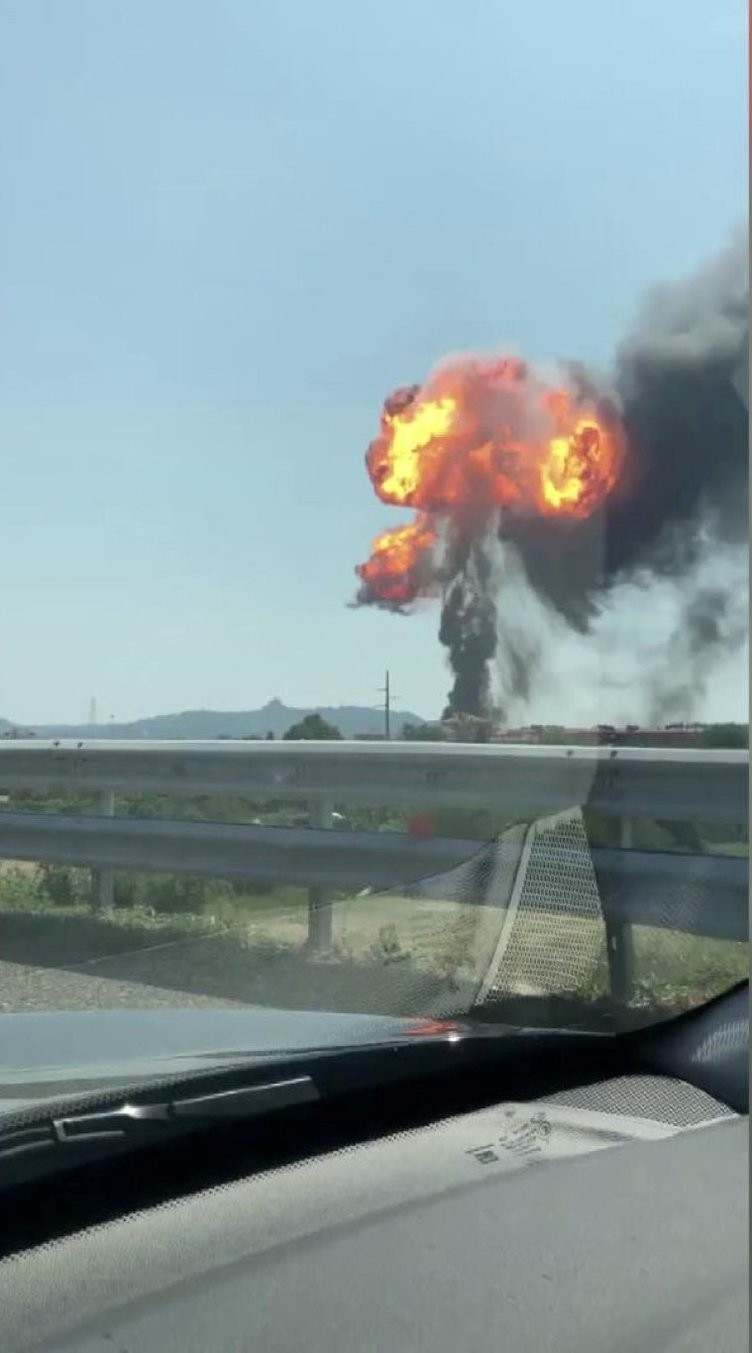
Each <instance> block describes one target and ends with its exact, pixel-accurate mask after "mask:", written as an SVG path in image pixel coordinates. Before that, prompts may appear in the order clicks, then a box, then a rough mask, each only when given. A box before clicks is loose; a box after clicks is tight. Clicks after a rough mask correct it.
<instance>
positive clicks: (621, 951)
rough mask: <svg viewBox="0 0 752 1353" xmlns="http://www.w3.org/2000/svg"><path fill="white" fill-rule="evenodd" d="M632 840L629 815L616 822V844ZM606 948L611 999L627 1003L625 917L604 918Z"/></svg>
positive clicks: (628, 934) (630, 955) (629, 973)
mask: <svg viewBox="0 0 752 1353" xmlns="http://www.w3.org/2000/svg"><path fill="white" fill-rule="evenodd" d="M633 843H634V824H633V822H632V819H631V818H630V817H623V818H621V819H620V822H619V844H620V846H621V848H622V850H631V848H632V845H633ZM606 952H607V957H608V971H609V980H610V985H611V999H612V1000H613V1002H614V1003H615V1004H616V1005H617V1006H625V1005H629V998H630V996H631V995H632V986H633V983H634V936H633V934H632V927H631V925H630V924H629V922H627V921H613V920H611V921H606Z"/></svg>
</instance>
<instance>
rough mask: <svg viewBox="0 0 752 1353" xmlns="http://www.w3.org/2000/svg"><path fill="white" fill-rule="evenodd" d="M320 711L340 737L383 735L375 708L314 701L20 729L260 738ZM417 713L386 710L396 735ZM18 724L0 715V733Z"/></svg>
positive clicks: (68, 734) (53, 733) (50, 733)
mask: <svg viewBox="0 0 752 1353" xmlns="http://www.w3.org/2000/svg"><path fill="white" fill-rule="evenodd" d="M312 713H316V714H320V715H321V716H322V718H324V719H326V720H327V722H328V723H333V724H336V726H337V728H338V729H339V731H340V733H341V734H342V736H343V737H345V738H354V737H357V736H358V735H365V736H373V735H375V734H379V733H383V731H384V715H383V712H382V711H381V710H379V709H368V708H364V707H363V706H360V705H335V706H328V705H316V706H313V705H311V706H307V707H305V708H301V709H297V708H293V707H292V706H291V705H284V704H283V703H282V701H281V700H270V701H269V703H268V704H267V705H264V706H263V708H262V709H249V710H237V711H235V710H211V709H190V710H185V711H184V712H183V713H181V714H156V715H154V716H153V717H152V718H149V719H138V720H136V721H135V722H133V723H125V724H115V723H110V724H30V725H24V731H26V730H27V728H28V731H30V732H33V733H34V734H35V735H36V736H37V737H40V738H87V739H89V738H165V739H171V738H176V739H187V740H192V739H195V740H197V741H200V740H202V739H211V738H219V737H223V738H244V737H261V738H263V737H266V734H267V733H273V734H274V736H275V738H280V737H282V735H283V733H286V732H287V730H288V728H289V727H290V726H291V724H294V723H298V722H299V721H300V720H301V719H303V718H305V716H306V714H312ZM422 722H423V720H422V719H421V718H420V717H419V716H418V715H417V714H411V713H410V712H409V711H407V710H393V711H392V732H393V734H397V735H399V734H400V733H401V732H402V728H403V726H404V724H406V723H422ZM13 727H19V726H18V725H13V724H11V723H9V722H8V720H7V719H0V735H2V734H3V733H7V732H9V731H10V730H11V728H13Z"/></svg>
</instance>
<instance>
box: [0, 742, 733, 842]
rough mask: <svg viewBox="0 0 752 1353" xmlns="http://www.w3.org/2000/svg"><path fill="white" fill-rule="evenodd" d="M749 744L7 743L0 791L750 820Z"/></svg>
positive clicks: (0, 757) (0, 755) (0, 753)
mask: <svg viewBox="0 0 752 1353" xmlns="http://www.w3.org/2000/svg"><path fill="white" fill-rule="evenodd" d="M747 775H748V754H747V753H746V752H736V751H692V750H675V749H673V748H655V749H653V748H635V747H619V748H617V747H529V746H507V745H485V746H478V745H464V744H462V745H461V744H453V743H434V744H429V743H410V742H402V743H377V742H376V743H367V742H366V743H363V742H305V743H302V742H256V743H253V742H136V741H133V742H114V741H113V742H109V741H105V740H102V741H101V742H91V743H88V744H87V743H70V742H37V741H18V742H8V743H5V744H3V743H0V791H2V790H9V789H67V790H72V791H75V792H78V793H89V792H90V793H98V792H102V791H109V792H112V793H115V794H129V793H143V792H145V791H146V792H148V793H151V794H168V795H176V794H180V795H189V796H191V795H237V794H247V795H250V796H258V797H262V796H266V797H269V798H275V799H303V800H305V801H307V802H313V801H316V802H318V801H321V800H324V801H330V802H331V801H332V800H335V801H338V802H344V803H353V804H378V805H381V804H419V805H421V806H424V807H426V808H429V807H432V808H435V807H441V806H451V807H474V808H494V809H497V810H499V811H501V812H508V813H511V814H533V813H555V812H559V811H562V810H565V809H566V808H568V807H571V805H572V804H575V803H576V804H584V803H587V804H588V806H589V807H590V808H592V809H593V810H595V811H598V812H602V813H604V814H606V815H609V816H614V817H632V818H635V817H652V818H656V817H662V818H664V819H666V820H669V821H697V820H699V819H703V820H705V821H711V820H712V821H726V822H737V821H744V822H746V817H747V808H746V804H747Z"/></svg>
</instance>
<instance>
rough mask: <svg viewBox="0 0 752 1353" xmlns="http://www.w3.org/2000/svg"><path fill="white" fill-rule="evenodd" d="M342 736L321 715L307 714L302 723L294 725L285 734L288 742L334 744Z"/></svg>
mask: <svg viewBox="0 0 752 1353" xmlns="http://www.w3.org/2000/svg"><path fill="white" fill-rule="evenodd" d="M341 737H342V734H341V733H340V731H339V729H338V728H337V727H336V726H335V725H334V724H333V723H327V721H326V719H322V717H321V715H320V714H306V716H305V718H304V719H301V720H300V723H294V724H293V725H292V727H291V728H288V730H287V732H286V733H285V741H286V742H299V741H305V742H334V741H335V740H336V739H337V738H341Z"/></svg>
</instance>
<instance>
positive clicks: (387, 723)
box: [379, 668, 392, 742]
mask: <svg viewBox="0 0 752 1353" xmlns="http://www.w3.org/2000/svg"><path fill="white" fill-rule="evenodd" d="M379 690H380V691H381V694H382V695H383V697H384V737H385V738H386V741H387V742H389V741H390V740H391V736H392V697H391V690H390V686H389V669H388V668H387V670H386V672H385V673H384V685H383V686H380V687H379Z"/></svg>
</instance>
